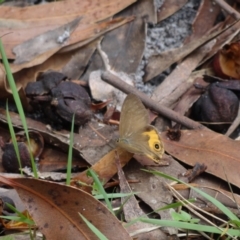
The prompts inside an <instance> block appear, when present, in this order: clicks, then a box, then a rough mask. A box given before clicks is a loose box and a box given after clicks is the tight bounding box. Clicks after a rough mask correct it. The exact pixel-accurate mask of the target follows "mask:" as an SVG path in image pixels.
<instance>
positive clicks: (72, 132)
mask: <svg viewBox="0 0 240 240" xmlns="http://www.w3.org/2000/svg"><path fill="white" fill-rule="evenodd" d="M74 120H75V114H73V117H72V126H71V132H70V143H69V149H68V162H67V179H66V184H67V185H70V181H71V173H72V152H73V136H74Z"/></svg>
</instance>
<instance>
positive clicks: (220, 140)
mask: <svg viewBox="0 0 240 240" xmlns="http://www.w3.org/2000/svg"><path fill="white" fill-rule="evenodd" d="M161 136H162V140H163V142H164V148H165V150H166V152H168V153H169V154H171V155H172V156H173V157H175V158H177V159H179V160H180V161H182V162H184V163H186V164H188V165H191V166H194V164H195V163H197V162H198V163H201V164H203V163H204V164H205V165H207V170H206V172H208V173H211V174H212V175H214V176H216V177H219V178H221V179H223V180H225V181H226V176H227V178H228V180H229V182H230V183H231V184H233V185H235V186H237V187H238V186H239V185H240V181H239V177H238V175H239V171H240V164H239V162H240V157H239V147H240V142H238V141H234V140H232V139H230V138H228V137H226V136H223V135H221V134H218V133H215V132H212V131H210V130H208V129H201V130H183V131H181V138H180V140H179V141H178V142H175V141H170V140H169V139H168V137H167V135H166V132H164V133H163V134H161ZM225 175H226V176H225Z"/></svg>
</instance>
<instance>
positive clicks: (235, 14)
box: [215, 0, 240, 20]
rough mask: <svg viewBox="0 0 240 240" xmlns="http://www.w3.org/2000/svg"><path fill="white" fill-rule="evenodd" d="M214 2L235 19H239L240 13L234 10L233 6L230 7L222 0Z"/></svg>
mask: <svg viewBox="0 0 240 240" xmlns="http://www.w3.org/2000/svg"><path fill="white" fill-rule="evenodd" d="M215 2H216V3H217V4H218V5H219V6H220V7H221V8H222V9H223V10H225V11H226V12H227V13H228V14H230V15H231V16H232V17H233V18H235V19H236V20H239V19H240V13H239V12H238V11H236V10H235V9H234V8H232V7H231V6H230V5H229V4H227V3H226V2H225V1H223V0H215Z"/></svg>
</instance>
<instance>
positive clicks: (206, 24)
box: [185, 0, 221, 44]
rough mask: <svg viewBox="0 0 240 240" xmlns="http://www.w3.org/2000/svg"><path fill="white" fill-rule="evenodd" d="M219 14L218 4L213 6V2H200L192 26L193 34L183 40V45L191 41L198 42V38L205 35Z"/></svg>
mask: <svg viewBox="0 0 240 240" xmlns="http://www.w3.org/2000/svg"><path fill="white" fill-rule="evenodd" d="M220 12H221V8H220V7H219V5H218V4H215V2H212V1H209V0H203V1H201V5H200V6H199V9H198V11H197V14H196V17H195V19H194V22H193V24H192V31H193V33H192V34H191V35H190V36H189V37H188V38H187V39H186V40H185V44H186V43H187V42H191V41H193V40H198V38H200V37H202V36H203V35H204V34H206V32H207V31H208V30H210V29H211V28H212V26H214V24H215V22H216V18H217V16H218V15H219V13H220ZM209 13H210V14H209Z"/></svg>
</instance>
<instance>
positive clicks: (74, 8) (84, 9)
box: [0, 0, 135, 58]
mask: <svg viewBox="0 0 240 240" xmlns="http://www.w3.org/2000/svg"><path fill="white" fill-rule="evenodd" d="M133 2H135V0H131V1H128V0H124V1H120V0H115V1H111V2H109V1H106V0H98V1H94V2H91V1H89V0H84V1H80V0H68V2H67V4H66V3H65V2H64V1H56V2H52V3H48V4H43V5H39V6H30V7H25V8H17V7H7V6H1V8H0V16H1V18H2V21H0V22H2V24H1V25H0V29H1V33H2V35H4V34H5V33H9V32H13V33H12V34H9V35H11V36H8V35H6V37H5V38H3V44H4V46H5V48H6V53H7V56H8V58H14V57H15V56H14V55H13V54H12V49H13V48H14V47H15V46H16V45H18V44H20V43H22V42H24V41H26V40H28V39H31V38H33V37H36V36H37V35H39V34H41V33H43V32H45V31H49V30H52V29H55V28H57V27H58V26H61V25H63V24H66V23H67V22H70V21H72V20H74V19H76V18H78V17H82V20H81V24H79V26H78V28H77V29H76V31H75V34H76V36H78V35H81V36H82V37H83V38H85V39H87V38H89V36H85V34H86V33H83V31H84V29H88V28H89V27H91V26H92V24H94V23H96V22H99V21H101V20H104V19H107V18H108V17H110V16H113V15H114V14H116V13H117V12H119V11H121V10H122V9H124V8H126V7H127V6H129V5H130V4H132V3H133ZM49 23H51V24H49ZM93 28H94V30H97V27H96V26H95V27H93ZM74 38H75V37H74V36H72V39H73V40H72V41H73V42H71V41H69V43H68V44H73V43H74V42H76V39H75V40H74ZM82 40H84V39H82ZM78 41H79V40H78Z"/></svg>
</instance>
